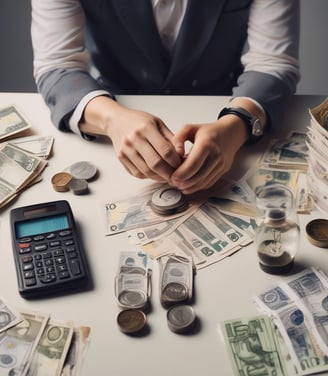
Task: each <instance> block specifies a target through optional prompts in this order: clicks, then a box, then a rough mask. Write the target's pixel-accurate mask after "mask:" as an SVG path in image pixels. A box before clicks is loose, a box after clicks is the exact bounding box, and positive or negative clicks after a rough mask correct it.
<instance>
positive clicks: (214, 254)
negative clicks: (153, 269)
mask: <svg viewBox="0 0 328 376" xmlns="http://www.w3.org/2000/svg"><path fill="white" fill-rule="evenodd" d="M235 223H236V222H235V221H230V220H229V218H228V217H225V216H224V215H222V214H221V213H220V211H219V209H218V208H217V207H216V206H215V205H212V204H210V203H205V204H203V205H201V206H200V207H199V208H198V209H197V210H196V211H195V212H194V213H193V214H192V215H190V216H188V217H187V218H186V217H184V221H182V222H179V224H178V226H176V227H174V229H173V231H169V232H167V233H165V236H161V237H160V238H156V239H155V240H152V241H149V242H147V243H146V242H145V241H144V242H143V243H142V246H141V247H142V249H143V250H144V251H145V252H146V253H147V254H148V255H149V256H150V257H151V258H153V259H156V258H159V257H161V256H164V255H169V254H176V255H181V256H188V257H191V258H192V259H193V262H194V265H195V267H196V268H197V269H200V268H204V267H206V266H208V265H210V264H213V263H215V262H217V261H219V260H221V259H222V258H224V257H227V256H228V255H231V254H233V253H235V252H237V251H238V250H240V249H241V248H243V247H244V246H246V245H247V244H249V243H250V242H252V239H251V238H250V237H249V235H248V234H247V233H246V232H245V231H244V230H243V229H242V227H238V226H236V224H235ZM149 240H150V239H149Z"/></svg>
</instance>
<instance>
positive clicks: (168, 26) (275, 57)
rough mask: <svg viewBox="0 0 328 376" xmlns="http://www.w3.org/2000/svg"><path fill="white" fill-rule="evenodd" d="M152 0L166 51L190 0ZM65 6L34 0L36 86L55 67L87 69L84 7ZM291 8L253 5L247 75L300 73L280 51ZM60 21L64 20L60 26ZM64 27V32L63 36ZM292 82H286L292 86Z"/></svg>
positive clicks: (271, 1) (287, 37) (74, 126)
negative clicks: (286, 15)
mask: <svg viewBox="0 0 328 376" xmlns="http://www.w3.org/2000/svg"><path fill="white" fill-rule="evenodd" d="M151 1H152V5H153V9H154V16H155V21H156V24H157V27H158V30H159V33H160V35H161V38H162V41H163V44H164V46H165V47H166V48H167V49H168V51H171V50H172V47H173V46H174V43H175V40H176V38H177V36H178V33H179V29H180V26H181V23H182V20H183V17H184V14H185V11H186V7H187V1H188V0H151ZM39 2H41V3H42V6H41V5H40V9H42V12H33V9H34V8H37V3H39ZM68 4H69V5H67V2H66V1H64V0H60V1H59V0H58V1H50V0H32V42H33V47H34V75H35V79H36V81H37V82H38V80H39V78H40V77H41V76H42V75H43V74H44V73H46V72H48V71H51V70H53V69H58V68H63V69H67V68H72V69H82V70H86V71H88V70H89V71H90V66H89V53H88V51H87V50H86V48H85V45H84V37H85V35H84V13H83V9H82V7H81V4H80V3H79V1H71V2H68ZM289 9H290V0H279V1H277V0H265V1H264V0H254V1H253V3H252V5H251V9H250V16H249V25H248V46H249V48H248V49H247V51H246V52H245V53H244V54H243V56H242V58H241V61H242V64H243V65H244V70H245V71H258V72H263V73H268V74H272V75H274V76H277V77H278V78H280V79H283V80H284V81H285V82H286V83H287V84H289V80H290V77H289V76H288V74H286V67H288V69H287V71H291V70H292V71H293V73H295V74H296V76H298V75H299V73H298V70H299V67H298V61H297V59H296V58H294V57H292V56H291V55H287V54H285V53H281V51H282V50H285V49H286V47H288V46H289V45H290V44H291V43H290V42H291V41H292V40H293V39H294V38H295V34H296V32H297V30H296V28H295V30H294V29H288V28H286V23H285V20H284V17H282V16H281V15H282V14H284V11H285V10H289ZM53 12H57V14H56V17H55V19H56V22H52V20H53V18H52V17H51V16H52V15H53ZM272 15H275V17H272ZM65 18H68V19H69V20H70V21H71V23H68V22H66V20H65ZM59 20H63V21H62V24H60V23H61V21H59ZM58 23H59V24H58ZM273 23H274V24H273ZM45 26H46V28H45ZM63 28H64V29H65V30H64V31H65V32H64V33H62V29H63ZM44 29H46V30H48V32H47V33H46V35H44V33H43V32H42V30H44ZM58 30H59V31H58ZM273 30H274V32H273ZM273 33H276V34H277V33H278V34H279V35H276V34H273ZM62 35H65V36H66V37H65V39H64V38H60V36H62ZM287 50H288V48H287ZM293 84H294V83H292V82H290V86H291V87H292V85H293ZM99 95H108V92H106V91H102V90H97V91H94V92H91V93H89V94H88V95H86V96H85V97H84V98H83V99H82V100H81V101H80V103H79V105H78V106H77V107H76V109H75V111H74V113H73V116H72V117H71V119H70V127H71V130H72V131H74V132H75V133H78V134H79V133H80V131H79V128H78V123H79V121H80V119H81V117H82V114H83V110H84V108H85V106H86V104H87V103H88V102H89V101H90V100H91V99H92V98H94V97H96V96H99ZM256 103H257V102H256ZM257 104H258V103H257ZM258 106H259V107H260V108H261V106H260V105H259V104H258ZM262 111H263V109H262Z"/></svg>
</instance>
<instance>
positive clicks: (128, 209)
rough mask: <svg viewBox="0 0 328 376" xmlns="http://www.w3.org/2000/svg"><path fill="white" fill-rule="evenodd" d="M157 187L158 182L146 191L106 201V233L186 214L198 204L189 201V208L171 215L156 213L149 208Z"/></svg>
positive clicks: (164, 220)
mask: <svg viewBox="0 0 328 376" xmlns="http://www.w3.org/2000/svg"><path fill="white" fill-rule="evenodd" d="M158 188H159V185H158V184H155V185H152V186H151V187H149V188H148V189H147V190H146V191H144V192H140V193H138V194H136V195H134V196H132V197H128V198H127V199H123V200H117V201H112V202H108V203H107V204H106V205H105V211H106V213H105V215H106V225H107V226H106V227H107V229H106V230H107V231H106V235H113V234H118V233H120V232H124V231H128V230H131V229H134V228H139V227H146V226H150V225H154V224H157V223H161V222H166V221H167V220H169V219H173V218H177V217H181V216H188V215H190V214H191V213H193V212H194V211H195V210H196V209H197V207H198V204H197V203H195V202H193V203H189V208H188V209H186V210H185V211H183V212H179V213H176V214H172V215H165V216H163V215H159V214H156V213H155V212H154V211H153V209H152V208H151V197H152V194H153V193H154V192H155V191H156V190H157V189H158Z"/></svg>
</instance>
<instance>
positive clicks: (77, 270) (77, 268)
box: [69, 259, 81, 275]
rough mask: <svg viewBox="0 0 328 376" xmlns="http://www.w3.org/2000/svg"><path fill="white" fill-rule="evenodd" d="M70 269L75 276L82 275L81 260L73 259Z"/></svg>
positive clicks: (70, 262)
mask: <svg viewBox="0 0 328 376" xmlns="http://www.w3.org/2000/svg"><path fill="white" fill-rule="evenodd" d="M69 265H70V269H71V272H72V274H73V275H79V274H81V269H80V263H79V260H76V259H73V260H70V261H69Z"/></svg>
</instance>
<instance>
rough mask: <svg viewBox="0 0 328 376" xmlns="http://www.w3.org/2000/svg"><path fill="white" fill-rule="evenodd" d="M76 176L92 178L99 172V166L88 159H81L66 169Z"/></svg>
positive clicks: (78, 177)
mask: <svg viewBox="0 0 328 376" xmlns="http://www.w3.org/2000/svg"><path fill="white" fill-rule="evenodd" d="M65 170H66V171H68V172H69V173H70V174H71V175H72V176H73V177H74V178H76V179H84V180H87V181H88V180H91V179H93V178H94V177H95V176H96V174H97V171H98V170H97V167H96V166H95V165H94V164H92V163H91V162H88V161H80V162H76V163H73V164H72V165H71V166H68V167H67V168H66V169H65Z"/></svg>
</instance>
